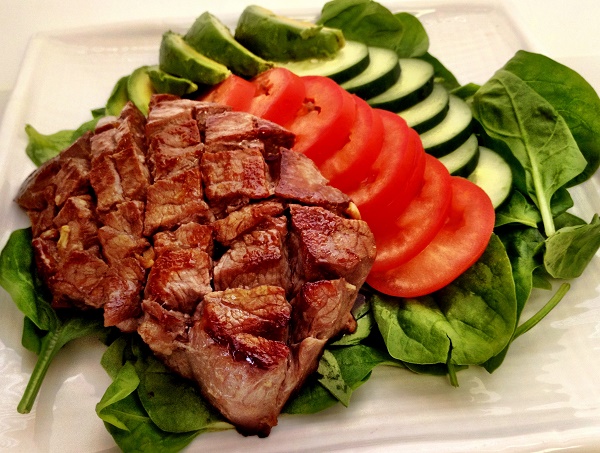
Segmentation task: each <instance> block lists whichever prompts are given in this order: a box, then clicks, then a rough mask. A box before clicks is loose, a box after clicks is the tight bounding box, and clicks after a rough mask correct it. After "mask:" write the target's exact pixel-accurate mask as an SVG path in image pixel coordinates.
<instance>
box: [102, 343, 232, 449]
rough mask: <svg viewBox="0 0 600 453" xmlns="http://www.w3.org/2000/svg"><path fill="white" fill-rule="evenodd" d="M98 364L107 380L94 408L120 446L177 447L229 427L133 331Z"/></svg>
mask: <svg viewBox="0 0 600 453" xmlns="http://www.w3.org/2000/svg"><path fill="white" fill-rule="evenodd" d="M102 365H103V367H104V368H105V369H106V370H107V372H108V373H109V375H110V376H111V377H112V378H113V382H112V384H111V385H110V386H109V387H108V389H107V390H106V392H105V394H104V396H103V397H102V399H101V400H100V402H99V403H98V405H97V406H96V412H97V414H98V416H99V417H100V418H101V419H102V420H104V422H105V426H106V428H107V430H108V431H109V433H110V434H111V435H112V436H113V438H114V439H115V442H117V444H118V445H119V447H121V448H122V449H123V450H124V451H140V452H141V451H147V452H150V451H152V452H154V451H164V452H177V451H180V450H181V449H183V448H184V447H186V446H187V445H188V444H189V443H190V442H191V441H192V440H193V439H194V438H195V437H197V436H198V435H200V434H202V433H205V432H209V431H217V430H223V429H231V428H232V426H231V424H229V423H226V422H224V421H223V419H222V417H221V416H220V415H219V414H217V413H216V412H215V411H214V409H212V408H211V407H210V406H209V405H208V404H207V403H206V402H205V401H204V400H203V399H202V398H201V396H200V394H199V392H198V390H197V388H196V386H195V385H194V384H193V383H191V382H189V381H186V380H184V379H182V378H180V377H179V376H177V375H175V374H174V373H172V372H171V371H169V370H168V369H167V368H166V367H165V366H164V365H163V364H162V363H161V362H160V361H159V360H158V359H156V358H155V357H154V355H153V354H152V352H151V351H150V350H149V348H148V347H147V346H146V345H145V344H143V342H142V341H141V339H140V338H139V337H137V336H133V335H131V336H121V337H119V338H117V339H116V340H115V341H114V342H113V343H112V344H111V345H110V346H109V347H108V349H107V350H106V352H105V353H104V355H103V357H102Z"/></svg>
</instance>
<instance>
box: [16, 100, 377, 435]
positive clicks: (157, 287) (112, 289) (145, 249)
mask: <svg viewBox="0 0 600 453" xmlns="http://www.w3.org/2000/svg"><path fill="white" fill-rule="evenodd" d="M293 142H294V136H293V135H292V134H291V133H290V132H288V131H287V130H285V129H283V128H281V127H280V126H278V125H276V124H274V123H271V122H269V121H266V120H262V119H261V118H258V117H254V116H252V115H250V114H247V113H241V112H232V111H230V109H229V108H227V107H225V106H222V105H218V104H212V103H206V102H200V101H192V100H187V99H181V98H177V97H175V96H172V95H156V96H155V97H153V99H152V101H151V103H150V108H149V113H148V117H147V120H146V118H145V117H144V116H143V115H142V114H141V113H140V112H139V110H137V108H136V107H135V106H134V105H133V104H131V103H130V104H127V105H126V106H125V108H124V109H123V111H122V112H121V114H120V116H119V117H105V118H103V119H102V121H100V122H98V124H97V125H96V128H95V130H94V131H93V132H90V133H86V134H84V135H83V136H82V137H80V138H79V139H78V140H77V141H76V142H75V143H74V144H73V145H71V146H70V147H69V148H67V149H66V150H65V151H63V152H62V153H60V154H59V155H58V156H56V157H55V158H53V159H51V160H49V161H48V162H46V163H45V164H44V165H42V166H41V167H40V168H39V169H38V170H37V171H36V172H35V173H33V174H32V175H31V176H30V178H29V179H28V180H27V181H26V182H25V184H24V185H23V187H22V189H21V191H20V193H19V195H18V197H17V202H18V203H19V205H20V206H21V207H22V208H23V209H25V210H26V211H27V212H28V214H29V217H30V219H31V222H32V234H33V250H34V257H35V262H36V263H37V268H38V270H39V274H40V277H41V279H42V281H43V282H44V283H45V284H46V286H47V287H48V288H49V290H50V292H51V294H52V306H53V307H54V308H56V309H58V308H64V307H77V308H79V309H84V310H85V309H101V310H102V312H103V316H104V325H105V326H116V327H117V328H118V329H119V330H121V331H123V332H135V331H137V333H138V334H139V335H140V337H141V338H142V340H143V341H144V342H145V343H146V344H147V345H148V346H149V347H150V349H151V350H152V351H153V352H154V353H155V354H156V355H157V356H158V357H160V358H161V360H162V361H163V362H164V363H165V364H166V365H167V366H168V367H169V368H171V369H172V370H174V371H175V372H177V373H178V374H180V375H181V376H183V377H185V378H188V379H191V380H194V381H196V382H197V383H198V385H199V387H200V389H201V391H202V394H203V395H204V397H205V398H206V399H207V400H208V401H209V402H210V403H212V404H213V405H214V406H215V407H216V408H217V409H218V410H219V411H220V412H221V413H222V414H223V415H224V416H225V418H226V419H227V420H229V421H231V422H232V423H233V424H234V425H235V426H236V427H237V428H238V429H239V430H240V431H241V432H244V433H246V434H258V435H262V436H264V435H268V434H269V431H270V429H271V427H272V426H274V425H275V424H276V423H277V415H278V414H279V412H280V411H281V409H282V407H283V405H284V404H285V403H286V401H287V400H288V398H289V397H290V395H291V394H292V393H293V392H294V391H295V390H297V389H298V388H299V387H300V386H301V385H302V383H303V382H304V381H305V379H306V378H307V376H308V375H309V374H311V373H312V372H313V371H315V370H316V368H317V365H318V361H319V358H320V356H321V354H322V352H323V349H324V347H325V344H326V343H327V341H328V340H330V339H331V338H334V337H336V336H338V335H339V334H340V333H342V332H353V331H354V330H355V328H356V322H355V320H354V318H353V317H352V314H351V309H352V307H353V305H354V302H355V300H356V297H357V294H358V288H360V287H361V285H362V284H363V283H364V281H365V279H366V276H367V274H368V272H369V269H370V268H371V265H372V263H373V261H374V259H375V242H374V238H373V235H372V233H371V231H370V229H369V227H368V226H367V224H366V223H365V222H364V221H362V220H359V219H355V218H352V217H350V216H348V213H351V212H352V210H351V202H350V199H349V198H348V197H347V196H346V195H344V194H343V193H342V192H340V191H339V190H337V189H334V188H333V187H331V186H328V185H327V184H326V180H325V179H324V178H323V177H322V176H321V175H320V173H319V171H318V170H317V168H316V167H315V165H314V164H313V162H312V161H310V160H309V159H308V158H306V157H304V156H303V155H302V154H299V153H296V152H295V151H291V150H290V149H289V148H291V147H292V145H293Z"/></svg>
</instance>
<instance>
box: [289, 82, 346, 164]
mask: <svg viewBox="0 0 600 453" xmlns="http://www.w3.org/2000/svg"><path fill="white" fill-rule="evenodd" d="M301 79H302V81H303V82H304V87H305V90H306V95H305V99H304V103H303V106H302V108H301V109H300V110H299V111H298V114H297V116H296V118H295V119H294V121H292V122H291V123H290V124H289V126H288V129H289V130H290V131H291V132H293V133H294V134H296V143H295V144H294V150H295V151H298V152H300V153H302V154H304V155H306V156H307V157H309V158H310V159H312V160H313V162H314V163H315V164H316V165H317V166H319V165H320V164H321V163H323V162H324V161H325V160H326V159H328V158H330V157H331V156H333V154H334V153H335V152H336V151H338V150H340V149H341V148H342V147H343V146H344V145H345V144H346V143H347V142H348V140H349V138H350V130H351V129H352V125H353V124H354V119H355V118H356V102H355V101H354V98H353V97H352V95H351V94H350V93H348V92H347V91H346V90H344V89H343V88H342V87H340V86H339V85H338V84H337V83H335V82H334V81H333V80H331V79H329V78H327V77H321V76H304V77H301Z"/></svg>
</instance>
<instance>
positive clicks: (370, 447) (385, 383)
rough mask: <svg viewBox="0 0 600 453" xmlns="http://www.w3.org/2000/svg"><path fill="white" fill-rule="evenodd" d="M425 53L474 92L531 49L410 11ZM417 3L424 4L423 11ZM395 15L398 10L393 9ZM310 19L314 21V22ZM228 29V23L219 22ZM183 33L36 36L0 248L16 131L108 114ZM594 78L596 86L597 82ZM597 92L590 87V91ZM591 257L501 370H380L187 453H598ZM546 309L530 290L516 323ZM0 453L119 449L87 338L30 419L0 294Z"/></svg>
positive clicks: (19, 163) (492, 9) (469, 16)
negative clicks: (119, 85)
mask: <svg viewBox="0 0 600 453" xmlns="http://www.w3.org/2000/svg"><path fill="white" fill-rule="evenodd" d="M403 5H404V6H403V9H404V10H409V11H411V12H414V13H417V14H418V15H419V17H420V19H421V20H422V22H423V24H424V25H425V27H426V28H427V31H428V33H429V36H430V41H431V49H430V50H431V53H432V54H434V55H435V56H437V57H438V58H440V59H441V60H442V61H443V62H444V63H445V64H446V66H448V67H449V68H450V69H451V70H452V71H453V72H454V73H455V75H457V76H458V78H459V80H460V81H461V82H462V83H466V82H477V83H483V82H485V80H487V78H489V77H490V76H491V75H492V74H493V72H494V71H495V70H496V69H498V68H500V67H501V66H502V65H503V64H504V63H505V62H506V61H507V60H508V59H509V58H510V57H511V56H512V55H513V54H514V52H515V51H516V50H518V49H520V48H528V49H529V50H534V49H531V45H530V43H529V42H528V41H527V39H526V37H525V33H523V31H522V30H520V28H519V26H518V24H517V23H515V21H514V20H513V19H512V18H511V16H510V15H509V14H507V13H506V11H505V10H504V9H503V8H502V7H501V6H499V5H498V4H496V3H483V4H481V3H478V4H477V6H473V5H467V4H464V3H458V2H444V3H439V4H433V5H432V6H431V8H424V7H423V6H420V9H419V10H414V9H409V8H408V7H407V6H406V4H403ZM420 5H422V2H421V3H420ZM397 9H399V8H397ZM317 13H318V11H313V12H312V14H313V16H314V15H316V14H317ZM221 19H222V20H224V21H225V22H228V23H229V24H231V25H233V24H234V23H235V20H236V18H233V17H221ZM192 21H193V18H190V19H189V20H183V21H180V22H152V23H131V24H119V25H115V26H111V27H103V28H92V29H79V30H72V31H66V32H59V33H51V34H43V35H38V36H37V37H36V38H35V39H34V40H33V41H32V42H31V45H30V47H29V49H28V52H27V55H26V58H25V60H24V62H23V65H22V68H21V72H20V75H19V78H18V82H17V85H16V87H15V90H14V92H13V94H12V96H11V99H10V101H9V104H8V106H7V108H6V112H5V114H4V120H3V124H2V125H1V129H0V246H3V245H4V244H5V243H6V240H7V238H8V235H9V233H10V232H11V231H12V230H14V229H16V228H21V227H25V226H27V225H28V221H27V218H26V216H25V215H24V214H23V213H22V212H20V210H19V209H18V207H17V206H16V205H15V204H14V203H13V201H12V200H13V198H14V197H15V195H16V193H17V190H18V188H19V186H20V184H21V182H22V181H23V180H24V179H25V177H26V176H27V175H28V174H29V173H30V172H31V171H32V170H33V168H34V167H33V164H31V162H30V161H29V159H28V158H27V157H26V155H25V152H24V150H25V146H26V136H25V133H24V126H25V124H26V123H29V124H32V125H33V126H34V127H35V128H37V129H38V130H40V131H41V132H43V133H50V132H55V131H57V130H59V129H74V128H76V127H77V126H78V125H79V124H81V123H82V122H83V121H85V120H87V119H89V118H90V117H91V116H90V113H89V112H90V110H91V109H93V108H96V107H100V106H102V105H104V103H105V101H106V98H107V96H108V94H109V93H110V90H111V88H112V86H113V84H114V83H115V81H116V80H117V79H118V78H119V77H120V76H122V75H124V74H128V73H130V72H131V70H133V69H134V68H136V67H138V66H141V65H143V64H154V63H156V61H157V58H158V45H159V43H160V37H161V35H162V33H163V32H164V31H166V30H167V29H173V30H176V31H183V30H185V29H187V27H189V25H190V24H191V22H192ZM595 80H598V77H596V78H595ZM596 88H599V87H596ZM572 195H573V198H574V200H575V204H576V209H575V210H574V212H575V213H576V214H578V215H580V216H582V217H584V218H585V220H586V221H589V220H590V219H591V216H592V214H593V213H594V212H600V174H596V175H595V176H594V177H593V179H592V180H590V181H588V182H587V183H586V184H584V185H583V186H581V187H578V188H576V189H574V190H572ZM598 275H600V259H599V257H598V256H597V257H596V258H595V259H594V260H593V262H592V263H591V264H590V265H589V266H588V269H587V270H586V272H585V274H584V275H583V276H582V277H581V278H580V279H578V280H577V281H575V282H573V285H572V288H571V290H570V292H569V293H568V294H567V296H566V297H565V299H564V300H563V301H562V302H561V304H560V305H559V306H558V307H557V308H556V309H555V310H554V311H553V312H552V313H551V314H550V315H549V316H548V317H547V318H546V319H545V320H543V321H542V323H541V324H540V325H538V326H537V327H536V328H535V329H533V330H532V331H531V332H529V333H528V334H527V335H525V336H523V337H521V338H519V339H518V340H517V341H516V342H515V343H514V345H513V346H512V348H511V350H510V352H509V354H508V357H507V359H506V361H505V363H504V364H503V366H502V367H501V368H500V369H499V370H498V371H496V372H495V373H494V374H492V375H490V374H488V373H487V372H485V370H483V369H479V368H476V367H472V368H470V369H468V370H466V371H461V372H460V373H459V374H458V378H459V382H460V387H459V388H457V389H456V388H453V387H451V386H450V384H449V383H448V382H447V381H446V379H444V378H441V377H432V376H419V375H415V374H412V373H411V372H409V371H406V370H401V369H396V368H387V367H380V368H377V369H376V370H375V371H374V373H373V377H372V378H371V379H370V381H369V382H367V383H366V384H365V385H364V386H363V387H361V388H360V389H359V390H358V391H356V392H355V394H354V395H353V399H352V401H351V404H350V407H349V408H344V407H342V406H341V405H338V406H336V407H333V408H331V409H329V410H326V411H324V412H322V413H319V414H316V415H313V416H285V415H284V416H281V417H280V422H279V425H278V426H277V427H275V428H274V429H273V431H272V434H271V435H270V436H269V437H268V438H266V439H258V438H244V437H242V436H240V435H238V434H237V433H236V432H234V431H227V432H221V433H211V434H206V435H201V436H200V437H198V438H197V439H196V441H195V442H194V443H193V444H192V445H191V446H190V447H189V451H228V452H233V451H244V452H252V451H260V452H261V453H267V452H276V451H287V452H291V451H324V450H326V451H342V450H343V451H361V452H365V451H390V450H396V451H398V450H402V451H410V452H415V451H436V452H437V451H444V452H455V451H456V452H459V451H460V452H470V451H472V452H475V451H477V452H482V451H500V450H502V451H540V450H551V449H560V448H579V449H581V450H590V449H593V448H594V447H598V446H600V385H599V382H600V380H599V379H598V376H599V375H600V295H599V293H600V284H599V282H598ZM549 297H550V293H549V292H539V293H538V297H537V298H535V299H534V300H532V302H531V304H530V306H529V307H528V308H527V309H526V311H525V313H524V315H523V319H526V318H527V317H528V315H530V314H531V313H533V312H535V311H536V310H537V309H538V308H539V307H541V305H542V304H543V303H544V302H545V301H546V300H547V299H548V298H549ZM0 313H1V315H0V450H3V451H4V450H6V451H19V452H21V451H28V452H34V451H40V452H41V451H44V452H46V451H47V452H61V453H64V452H81V451H86V452H92V451H95V452H99V451H113V450H114V451H117V450H118V449H117V448H116V447H115V444H114V441H113V440H112V438H111V437H110V435H109V434H108V433H107V432H106V430H105V429H104V426H103V424H102V422H101V420H100V419H99V418H97V416H96V414H95V412H94V406H95V404H96V403H97V402H98V401H99V399H100V397H101V396H102V394H103V393H104V391H105V389H106V387H107V386H108V385H109V383H110V380H109V378H108V376H106V374H105V373H104V371H103V370H102V368H101V367H100V364H99V360H100V356H101V354H102V352H103V346H102V345H100V344H99V343H98V342H96V341H94V340H89V339H84V340H80V341H76V342H75V343H73V344H70V345H68V346H67V347H65V349H64V350H63V351H61V353H60V354H59V355H58V357H57V358H56V360H55V361H54V363H53V364H52V366H51V368H50V371H49V373H48V375H47V377H46V380H45V382H44V384H43V386H42V389H41V393H40V395H39V397H38V400H37V403H36V406H35V408H34V412H32V413H31V414H29V415H20V414H18V413H17V412H16V407H17V404H18V401H19V399H20V397H21V395H22V393H23V390H24V388H25V386H26V383H27V380H28V378H29V375H30V373H31V370H32V368H33V365H34V362H35V357H34V356H33V355H32V354H30V353H29V352H27V351H25V350H24V349H23V348H22V347H21V345H20V335H21V326H22V319H23V318H22V315H21V314H20V313H19V312H18V311H17V309H16V307H15V306H14V305H13V303H12V301H11V300H10V298H9V297H8V295H7V294H6V293H5V292H4V291H0Z"/></svg>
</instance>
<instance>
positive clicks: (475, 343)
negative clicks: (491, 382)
mask: <svg viewBox="0 0 600 453" xmlns="http://www.w3.org/2000/svg"><path fill="white" fill-rule="evenodd" d="M516 304H517V301H516V294H515V285H514V280H513V278H512V271H511V266H510V262H509V259H508V256H507V254H506V251H505V249H504V246H503V245H502V242H501V241H500V240H499V238H498V237H497V236H495V235H493V236H492V238H491V240H490V243H489V245H488V247H487V249H486V251H485V252H484V254H483V255H482V257H481V258H480V259H479V260H478V261H477V263H475V265H473V266H472V267H471V268H470V269H468V270H467V271H466V272H465V273H464V274H463V275H461V276H460V277H458V279H456V280H455V281H454V282H453V283H452V284H450V285H449V286H447V287H445V288H443V289H442V290H440V291H438V292H436V293H434V294H432V295H429V296H423V297H420V298H415V299H397V298H391V297H388V296H384V295H380V294H376V295H375V296H374V297H373V310H374V313H375V319H376V321H377V325H378V326H379V330H380V331H381V334H382V336H383V338H384V341H385V344H386V347H387V350H388V352H389V353H390V355H391V356H392V357H394V358H396V359H398V360H401V361H403V362H407V363H411V364H420V365H427V364H440V363H441V364H446V363H448V364H450V365H475V364H481V363H484V362H485V361H486V360H488V359H490V358H491V357H493V356H494V355H496V354H498V353H499V352H500V351H501V350H502V349H503V348H504V347H505V346H506V344H507V343H508V341H509V340H510V338H511V336H512V334H513V332H514V329H515V326H516V314H517V313H516V311H517V306H516ZM449 358H450V359H449ZM448 359H449V360H448Z"/></svg>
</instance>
